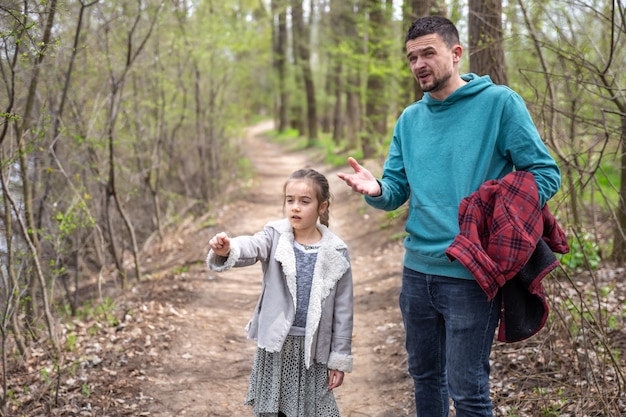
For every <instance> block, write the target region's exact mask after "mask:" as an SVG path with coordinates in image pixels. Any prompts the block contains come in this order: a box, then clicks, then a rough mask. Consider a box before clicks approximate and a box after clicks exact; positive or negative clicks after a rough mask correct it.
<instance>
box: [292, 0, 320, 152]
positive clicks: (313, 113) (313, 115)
mask: <svg viewBox="0 0 626 417" xmlns="http://www.w3.org/2000/svg"><path fill="white" fill-rule="evenodd" d="M311 13H312V12H311ZM291 17H292V20H293V42H294V46H295V50H296V53H297V57H298V66H297V68H299V69H300V71H301V75H302V82H303V84H304V92H305V97H306V127H307V146H313V145H314V144H315V142H316V141H317V105H316V100H315V84H314V82H313V73H312V71H311V62H310V55H311V52H310V45H309V42H310V35H309V31H310V29H309V28H308V27H306V26H305V24H304V18H303V10H302V1H301V0H292V3H291Z"/></svg>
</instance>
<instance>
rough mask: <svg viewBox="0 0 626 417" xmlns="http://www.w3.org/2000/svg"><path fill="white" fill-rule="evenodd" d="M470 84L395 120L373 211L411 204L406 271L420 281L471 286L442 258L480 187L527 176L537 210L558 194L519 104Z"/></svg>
mask: <svg viewBox="0 0 626 417" xmlns="http://www.w3.org/2000/svg"><path fill="white" fill-rule="evenodd" d="M462 78H463V79H464V80H466V81H469V82H468V83H467V84H465V85H464V86H462V87H461V88H459V89H457V90H456V91H455V92H454V93H452V94H451V95H450V96H449V97H448V98H446V99H445V100H443V101H439V100H435V99H434V98H432V97H431V96H430V94H428V93H425V94H424V97H423V99H422V100H420V101H418V102H415V103H413V104H411V105H410V106H408V107H407V108H406V109H405V110H404V112H403V113H402V114H401V115H400V117H399V118H398V121H397V123H396V126H395V129H394V133H393V139H392V142H391V145H390V148H389V154H388V157H387V160H386V161H385V165H384V171H383V176H382V178H381V180H380V183H381V187H382V194H381V195H380V196H378V197H366V198H365V199H366V201H367V202H368V204H370V205H371V206H373V207H375V208H378V209H382V210H387V211H390V210H395V209H397V208H398V207H400V206H401V205H402V204H404V203H405V202H406V201H407V200H409V217H408V220H407V222H406V231H407V233H408V236H407V237H406V239H405V241H404V246H405V249H406V253H405V257H404V266H406V267H407V268H410V269H413V270H415V271H419V272H422V273H425V274H433V275H443V276H448V277H455V278H465V279H473V277H472V275H471V274H470V273H469V271H468V270H467V269H465V268H464V267H463V266H462V265H461V264H460V263H459V262H458V261H454V262H450V261H449V259H448V258H447V257H446V256H445V253H444V252H445V250H446V248H447V247H448V245H450V243H452V241H453V240H454V238H455V236H456V235H457V234H458V233H459V224H458V209H459V204H460V202H461V200H462V199H463V198H464V197H467V196H468V195H470V194H471V193H473V192H474V191H476V190H477V189H478V188H479V187H480V186H481V185H482V184H483V183H484V182H485V181H488V180H494V179H501V178H502V177H504V176H505V175H506V174H508V173H510V172H512V171H513V170H518V171H528V172H530V173H532V174H533V175H534V177H535V181H536V182H537V188H538V192H539V199H540V202H541V205H542V206H543V205H544V204H545V202H546V201H547V200H548V199H550V198H551V197H552V196H553V195H554V194H556V192H557V191H558V190H559V187H560V186H561V174H560V172H559V168H558V166H557V164H556V162H555V161H554V159H553V158H552V156H551V155H550V153H549V152H548V149H547V148H546V146H545V145H544V143H543V142H542V141H541V137H540V136H539V133H538V132H537V128H536V127H535V124H534V123H533V121H532V118H531V116H530V114H529V112H528V109H527V108H526V104H525V103H524V100H523V99H522V98H521V97H520V96H519V95H518V94H517V93H516V92H514V91H513V90H511V89H510V88H508V87H505V86H501V85H496V84H494V83H493V82H492V81H491V78H489V76H482V77H479V76H477V75H476V74H466V75H463V76H462Z"/></svg>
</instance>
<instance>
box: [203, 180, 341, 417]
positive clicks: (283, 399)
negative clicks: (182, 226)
mask: <svg viewBox="0 0 626 417" xmlns="http://www.w3.org/2000/svg"><path fill="white" fill-rule="evenodd" d="M283 194H284V202H283V211H284V214H285V217H286V218H284V219H281V220H276V221H273V222H270V223H268V224H266V225H265V227H264V229H263V230H262V231H260V232H258V233H256V234H255V235H254V236H238V237H234V238H229V237H228V235H226V233H223V232H222V233H218V234H216V235H215V236H214V237H213V238H211V240H210V241H209V245H210V246H211V250H210V251H209V255H208V257H207V265H208V266H209V268H211V269H212V270H214V271H224V270H226V269H229V268H232V267H242V266H248V265H252V264H254V263H256V262H257V261H260V262H261V263H262V266H263V283H262V289H261V296H260V298H259V301H258V303H257V305H256V308H255V309H254V315H253V317H252V319H251V320H250V322H249V323H248V326H247V329H248V338H249V339H255V340H256V341H257V345H258V349H257V353H256V356H255V358H254V365H253V369H252V374H251V376H250V385H249V388H248V395H247V397H246V402H245V403H246V404H248V405H251V406H252V407H253V409H254V415H255V416H257V417H334V416H339V410H338V408H337V403H336V401H335V397H334V395H333V392H332V390H333V389H334V388H337V387H338V386H340V385H341V384H342V382H343V377H344V372H350V371H352V354H351V347H352V321H353V319H352V314H353V313H352V311H353V295H352V269H351V266H350V258H349V256H348V249H347V247H346V244H345V243H344V242H343V241H342V240H341V239H339V238H338V237H337V236H335V235H334V234H333V233H332V232H331V231H330V230H329V229H328V219H329V213H328V209H329V205H330V191H329V186H328V181H327V179H326V177H324V176H323V175H322V174H320V173H319V172H317V171H315V170H312V169H301V170H298V171H296V172H294V173H293V174H291V176H290V177H289V178H288V179H287V181H286V183H285V185H284V187H283ZM318 220H319V223H318Z"/></svg>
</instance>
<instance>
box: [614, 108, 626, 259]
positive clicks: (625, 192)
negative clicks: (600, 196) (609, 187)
mask: <svg viewBox="0 0 626 417" xmlns="http://www.w3.org/2000/svg"><path fill="white" fill-rule="evenodd" d="M623 114H624V113H622V117H621V122H622V124H621V135H620V144H621V145H620V150H621V152H620V154H621V157H620V164H621V166H620V185H619V201H618V203H617V225H616V226H615V230H614V232H613V256H612V257H613V260H614V261H615V262H617V263H618V264H625V263H626V116H624V115H623Z"/></svg>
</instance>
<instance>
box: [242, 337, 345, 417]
mask: <svg viewBox="0 0 626 417" xmlns="http://www.w3.org/2000/svg"><path fill="white" fill-rule="evenodd" d="M245 404H247V405H251V406H252V407H253V409H254V415H255V416H256V417H279V416H282V415H284V416H286V417H339V409H338V408H337V402H336V401H335V396H334V395H333V392H332V391H329V390H328V369H327V367H326V365H325V364H319V363H315V362H314V363H313V364H312V365H311V367H310V368H309V369H307V368H306V365H305V364H304V336H287V340H285V343H284V345H283V349H282V351H281V352H274V353H271V352H267V351H266V350H264V349H257V353H256V356H255V358H254V365H253V367H252V374H251V375H250V385H249V387H248V395H247V397H246V402H245ZM279 413H281V414H279Z"/></svg>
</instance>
